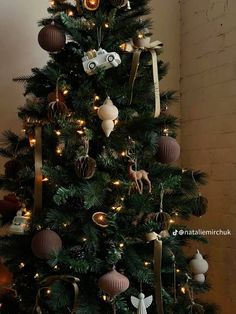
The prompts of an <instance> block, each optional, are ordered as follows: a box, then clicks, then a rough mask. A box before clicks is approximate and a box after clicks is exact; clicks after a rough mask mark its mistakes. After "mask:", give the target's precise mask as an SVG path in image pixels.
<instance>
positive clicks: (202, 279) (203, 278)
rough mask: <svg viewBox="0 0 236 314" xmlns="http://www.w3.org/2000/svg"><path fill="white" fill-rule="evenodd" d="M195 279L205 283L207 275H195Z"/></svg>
mask: <svg viewBox="0 0 236 314" xmlns="http://www.w3.org/2000/svg"><path fill="white" fill-rule="evenodd" d="M193 279H194V280H195V281H197V282H199V283H204V282H205V275H204V274H198V275H194V276H193Z"/></svg>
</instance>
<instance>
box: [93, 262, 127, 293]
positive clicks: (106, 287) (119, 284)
mask: <svg viewBox="0 0 236 314" xmlns="http://www.w3.org/2000/svg"><path fill="white" fill-rule="evenodd" d="M98 285H99V288H100V289H101V290H103V291H104V292H105V293H107V294H108V295H109V296H111V297H112V298H114V297H115V296H117V295H119V294H121V293H122V292H124V291H126V290H127V289H128V288H129V279H128V278H127V277H125V276H124V275H122V274H121V273H119V272H117V271H116V269H115V268H113V270H112V271H110V272H108V273H107V274H105V275H103V276H102V277H100V278H99V280H98Z"/></svg>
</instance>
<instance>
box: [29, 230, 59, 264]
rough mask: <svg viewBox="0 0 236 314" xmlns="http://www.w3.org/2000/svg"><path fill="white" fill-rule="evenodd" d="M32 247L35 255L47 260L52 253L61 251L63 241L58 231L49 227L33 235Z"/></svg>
mask: <svg viewBox="0 0 236 314" xmlns="http://www.w3.org/2000/svg"><path fill="white" fill-rule="evenodd" d="M31 249H32V252H33V253H34V255H35V256H37V257H38V258H41V259H44V260H47V259H49V258H50V256H51V255H52V254H57V253H59V252H60V250H61V249H62V241H61V238H60V237H59V235H58V234H57V233H56V232H54V231H52V230H49V229H46V230H41V231H39V232H38V233H36V234H35V236H34V237H33V239H32V242H31Z"/></svg>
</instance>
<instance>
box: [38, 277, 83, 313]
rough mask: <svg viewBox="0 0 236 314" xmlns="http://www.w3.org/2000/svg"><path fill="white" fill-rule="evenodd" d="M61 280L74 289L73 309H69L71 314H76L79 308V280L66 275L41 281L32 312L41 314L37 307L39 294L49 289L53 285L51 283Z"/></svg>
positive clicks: (39, 308)
mask: <svg viewBox="0 0 236 314" xmlns="http://www.w3.org/2000/svg"><path fill="white" fill-rule="evenodd" d="M58 280H62V281H64V282H68V283H70V284H72V286H73V288H74V302H73V308H72V309H71V314H76V312H77V311H78V308H79V282H80V280H79V278H77V277H73V276H66V275H61V276H59V275H55V276H50V277H47V278H46V279H44V280H43V281H41V287H40V288H39V290H38V293H37V295H36V302H35V307H34V312H36V313H37V314H42V313H43V312H42V310H41V307H40V305H39V302H40V298H41V292H42V291H45V290H47V289H49V288H50V286H51V285H52V284H53V282H55V281H58Z"/></svg>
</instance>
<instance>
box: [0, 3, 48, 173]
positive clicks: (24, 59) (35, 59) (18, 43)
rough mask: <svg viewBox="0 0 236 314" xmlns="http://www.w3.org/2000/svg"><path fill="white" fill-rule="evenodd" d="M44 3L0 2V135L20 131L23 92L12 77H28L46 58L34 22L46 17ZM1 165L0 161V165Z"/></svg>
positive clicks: (21, 87) (45, 5)
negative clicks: (20, 107) (5, 131)
mask: <svg viewBox="0 0 236 314" xmlns="http://www.w3.org/2000/svg"><path fill="white" fill-rule="evenodd" d="M47 4H48V0H40V1H37V0H33V1H32V0H31V1H29V0H16V1H1V2H0V29H1V32H0V42H1V45H0V68H1V71H0V95H1V100H0V119H1V123H0V133H1V132H2V131H3V130H5V129H11V130H13V131H16V132H20V129H21V125H20V122H19V121H18V119H17V107H19V106H21V105H22V104H24V98H23V96H22V94H23V92H24V90H23V86H22V85H20V84H16V83H13V82H12V78H13V77H16V76H19V75H24V74H30V70H31V68H32V67H37V66H42V65H43V64H45V61H46V59H47V54H46V53H45V52H44V51H43V50H42V49H41V48H40V47H39V46H38V43H37V34H38V26H37V21H38V20H39V19H40V18H41V17H43V16H47V12H46V8H47ZM3 163H4V160H2V159H1V163H0V165H2V164H3ZM0 172H2V171H0Z"/></svg>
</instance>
